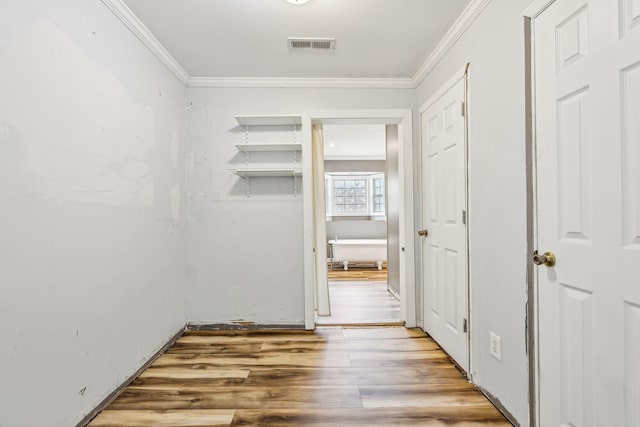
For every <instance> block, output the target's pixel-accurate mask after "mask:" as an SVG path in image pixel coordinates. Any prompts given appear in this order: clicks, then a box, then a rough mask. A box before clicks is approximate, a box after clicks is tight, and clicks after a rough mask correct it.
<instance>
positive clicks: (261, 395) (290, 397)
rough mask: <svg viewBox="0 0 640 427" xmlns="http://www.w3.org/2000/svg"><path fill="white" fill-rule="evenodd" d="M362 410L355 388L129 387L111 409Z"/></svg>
mask: <svg viewBox="0 0 640 427" xmlns="http://www.w3.org/2000/svg"><path fill="white" fill-rule="evenodd" d="M134 407H135V408H136V409H153V410H162V409H174V410H175V409H183V410H184V409H189V408H195V409H228V408H234V409H257V408H263V409H273V408H361V407H362V400H361V398H360V390H359V389H358V387H357V386H344V387H320V388H318V387H283V386H275V387H238V386H227V387H206V386H205V387H196V386H189V387H187V386H184V385H151V386H142V387H141V386H130V387H128V388H127V389H126V390H125V391H124V392H123V393H122V394H121V395H120V396H119V397H118V398H117V399H116V400H115V401H114V402H113V403H112V404H111V406H110V409H114V410H115V409H133V408H134Z"/></svg>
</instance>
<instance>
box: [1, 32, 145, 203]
mask: <svg viewBox="0 0 640 427" xmlns="http://www.w3.org/2000/svg"><path fill="white" fill-rule="evenodd" d="M0 93H2V94H3V96H1V97H0V122H4V123H11V124H12V127H13V128H14V130H15V131H14V132H11V133H10V134H7V133H5V135H4V137H3V138H2V143H1V144H0V155H3V156H4V155H5V154H7V155H12V156H13V157H16V156H19V158H14V159H11V160H12V161H14V162H15V164H19V165H20V166H19V168H20V171H19V173H20V174H21V175H22V180H21V181H22V182H23V183H24V184H23V185H24V186H25V187H26V188H22V189H20V190H21V191H22V192H23V193H24V194H26V195H30V196H36V197H42V198H46V199H53V200H56V201H73V202H92V203H102V204H105V205H108V206H121V205H145V206H151V205H153V202H154V188H153V176H152V173H151V168H150V166H149V165H148V164H147V160H148V159H147V154H148V152H149V149H150V148H152V147H153V146H154V145H155V135H154V132H155V123H154V117H153V112H152V111H151V108H150V107H148V106H146V105H143V104H140V103H136V102H135V100H134V99H133V98H132V97H131V95H130V94H129V93H128V92H127V90H126V88H125V87H123V85H122V84H121V83H120V82H119V81H118V80H117V78H116V77H115V76H114V75H113V74H112V73H110V72H109V71H108V70H107V69H105V68H104V67H103V66H101V65H100V64H99V63H96V62H95V61H94V60H92V59H91V58H88V57H87V56H86V55H85V54H84V53H83V52H82V50H81V49H80V48H79V47H78V46H77V45H76V44H75V43H74V41H73V40H72V39H71V38H70V37H69V36H68V35H67V34H66V33H64V32H63V31H62V30H60V29H58V28H57V27H56V26H54V25H53V24H52V23H50V22H48V21H38V22H35V23H34V24H33V25H31V26H30V27H28V28H26V29H25V30H24V31H22V32H21V33H20V35H19V36H17V37H16V38H14V39H13V40H12V41H11V42H10V43H9V44H8V45H6V46H5V47H4V48H3V49H2V50H0ZM9 145H17V146H20V150H15V147H13V149H11V147H9ZM16 153H19V154H16Z"/></svg>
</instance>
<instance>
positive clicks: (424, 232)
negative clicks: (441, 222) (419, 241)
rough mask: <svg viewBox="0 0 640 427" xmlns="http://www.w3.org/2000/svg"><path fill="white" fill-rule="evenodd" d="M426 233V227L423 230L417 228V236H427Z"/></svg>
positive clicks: (427, 233)
mask: <svg viewBox="0 0 640 427" xmlns="http://www.w3.org/2000/svg"><path fill="white" fill-rule="evenodd" d="M428 235H429V232H428V231H427V229H426V228H425V229H424V230H418V236H422V237H427V236H428Z"/></svg>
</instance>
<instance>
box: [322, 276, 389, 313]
mask: <svg viewBox="0 0 640 427" xmlns="http://www.w3.org/2000/svg"><path fill="white" fill-rule="evenodd" d="M328 279H329V300H330V305H331V316H316V324H318V325H394V324H395V325H399V324H401V322H400V301H398V300H397V299H396V298H395V297H394V296H393V295H391V294H390V293H389V291H388V290H387V270H386V268H385V269H382V270H378V269H376V268H353V269H349V270H343V269H334V270H329V271H328Z"/></svg>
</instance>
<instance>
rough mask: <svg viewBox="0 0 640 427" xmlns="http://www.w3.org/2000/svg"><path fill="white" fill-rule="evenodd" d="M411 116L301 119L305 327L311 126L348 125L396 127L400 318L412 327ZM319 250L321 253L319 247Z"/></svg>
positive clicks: (309, 318) (311, 317)
mask: <svg viewBox="0 0 640 427" xmlns="http://www.w3.org/2000/svg"><path fill="white" fill-rule="evenodd" d="M412 119H413V114H412V110H410V109H398V110H332V111H320V112H312V113H306V114H303V116H302V133H303V136H302V188H303V213H304V312H305V328H306V329H314V328H315V287H314V282H315V280H314V270H315V256H314V239H313V237H314V236H313V223H314V210H313V179H312V178H313V176H312V173H313V168H312V160H313V159H312V146H311V125H312V123H323V124H333V123H350V124H384V125H399V129H398V131H399V136H400V140H401V141H402V142H401V144H400V147H399V150H398V171H399V180H400V200H401V204H400V236H399V238H400V247H401V248H402V249H401V251H402V250H404V251H402V252H401V253H400V301H401V306H400V317H401V320H403V321H404V322H405V326H406V327H408V328H412V327H415V326H416V288H415V258H414V247H415V233H414V218H413V124H412ZM321 250H324V248H322V249H321Z"/></svg>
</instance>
